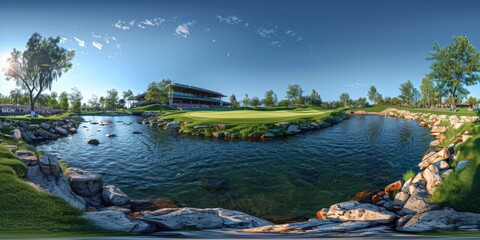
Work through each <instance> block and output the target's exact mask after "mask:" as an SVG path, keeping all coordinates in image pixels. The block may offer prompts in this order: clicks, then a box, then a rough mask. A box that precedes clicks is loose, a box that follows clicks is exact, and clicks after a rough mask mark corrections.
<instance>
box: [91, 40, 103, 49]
mask: <svg viewBox="0 0 480 240" xmlns="http://www.w3.org/2000/svg"><path fill="white" fill-rule="evenodd" d="M92 45H93V46H94V47H96V48H97V49H98V50H102V47H103V45H102V44H101V43H98V42H95V41H93V42H92Z"/></svg>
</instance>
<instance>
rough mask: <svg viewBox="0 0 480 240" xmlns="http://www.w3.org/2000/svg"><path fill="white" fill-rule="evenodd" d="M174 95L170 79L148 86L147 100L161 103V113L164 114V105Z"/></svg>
mask: <svg viewBox="0 0 480 240" xmlns="http://www.w3.org/2000/svg"><path fill="white" fill-rule="evenodd" d="M172 94H173V88H172V81H171V80H169V79H163V80H162V81H160V82H152V83H150V85H148V88H147V94H146V95H145V99H147V100H150V101H155V102H157V103H159V104H160V112H162V109H163V105H165V103H166V102H168V100H169V99H170V97H171V96H172ZM107 101H108V100H107Z"/></svg>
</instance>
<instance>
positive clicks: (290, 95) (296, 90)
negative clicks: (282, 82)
mask: <svg viewBox="0 0 480 240" xmlns="http://www.w3.org/2000/svg"><path fill="white" fill-rule="evenodd" d="M302 94H303V90H302V88H301V87H300V85H298V84H293V85H288V90H287V99H288V100H290V102H292V103H293V104H294V105H295V106H297V105H298V104H301V103H302V102H303V99H302Z"/></svg>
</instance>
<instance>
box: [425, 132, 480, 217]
mask: <svg viewBox="0 0 480 240" xmlns="http://www.w3.org/2000/svg"><path fill="white" fill-rule="evenodd" d="M465 129H471V130H472V132H471V135H472V138H470V139H468V140H467V141H466V142H464V143H462V144H459V145H458V146H457V147H456V149H455V152H457V153H459V154H458V156H457V159H456V162H455V164H456V163H457V162H458V161H461V160H469V161H470V162H469V164H468V165H467V167H466V168H465V169H464V170H462V171H460V172H453V173H452V174H450V175H449V176H448V177H447V178H446V179H445V181H444V182H443V183H442V185H440V187H439V188H438V189H437V190H436V191H435V193H434V194H433V196H432V197H431V199H430V201H431V202H433V203H435V204H439V205H442V206H449V207H452V208H454V209H455V210H458V211H467V212H477V213H480V204H478V203H479V202H480V124H479V123H473V124H468V125H466V126H462V127H461V128H460V129H458V130H451V132H449V133H448V134H447V135H446V140H447V141H451V139H453V138H454V136H456V135H458V134H460V133H463V132H464V131H465Z"/></svg>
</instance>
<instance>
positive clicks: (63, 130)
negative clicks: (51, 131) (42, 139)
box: [55, 127, 68, 136]
mask: <svg viewBox="0 0 480 240" xmlns="http://www.w3.org/2000/svg"><path fill="white" fill-rule="evenodd" d="M55 132H56V133H57V134H60V135H62V136H66V135H68V131H67V130H66V129H64V128H62V127H56V128H55Z"/></svg>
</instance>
